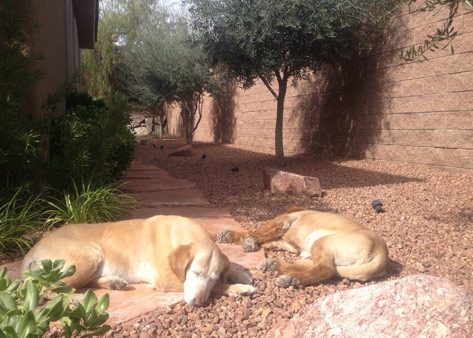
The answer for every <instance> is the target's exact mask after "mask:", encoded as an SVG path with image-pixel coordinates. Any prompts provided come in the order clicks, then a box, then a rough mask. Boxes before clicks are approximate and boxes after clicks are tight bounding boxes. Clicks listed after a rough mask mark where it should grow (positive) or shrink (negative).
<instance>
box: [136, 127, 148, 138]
mask: <svg viewBox="0 0 473 338" xmlns="http://www.w3.org/2000/svg"><path fill="white" fill-rule="evenodd" d="M133 133H134V134H135V136H146V135H148V131H147V130H146V127H141V126H140V127H134V128H133Z"/></svg>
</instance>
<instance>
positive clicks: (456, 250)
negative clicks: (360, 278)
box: [108, 140, 473, 337]
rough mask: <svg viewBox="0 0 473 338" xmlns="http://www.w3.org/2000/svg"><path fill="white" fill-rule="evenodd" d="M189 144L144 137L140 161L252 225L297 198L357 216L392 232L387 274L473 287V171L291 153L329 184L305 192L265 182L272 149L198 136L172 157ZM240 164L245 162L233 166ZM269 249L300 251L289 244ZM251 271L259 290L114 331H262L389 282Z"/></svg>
mask: <svg viewBox="0 0 473 338" xmlns="http://www.w3.org/2000/svg"><path fill="white" fill-rule="evenodd" d="M153 143H154V144H155V146H154V147H153V146H152V144H153ZM183 144H184V142H183V141H181V140H146V141H142V143H141V144H140V145H139V146H138V149H137V151H136V159H138V160H140V161H143V162H145V163H149V164H154V165H157V166H158V167H160V168H162V169H164V170H166V171H167V172H168V173H169V174H170V175H172V176H175V177H178V178H185V179H188V180H190V181H192V182H194V183H196V184H197V187H198V189H200V190H201V191H202V192H203V193H204V195H205V197H206V198H208V200H209V201H210V202H211V204H212V206H213V207H221V208H227V209H228V210H230V212H231V214H232V216H233V217H234V218H235V219H236V220H237V221H239V222H240V223H241V224H242V226H243V227H245V228H246V229H248V230H255V229H257V228H259V227H260V226H262V225H263V224H264V223H265V222H267V221H268V220H269V219H271V218H273V217H275V216H277V215H278V214H280V213H283V212H284V211H285V210H286V209H287V207H288V206H291V205H300V206H304V207H306V208H310V209H315V210H326V211H332V212H337V213H342V214H345V215H348V216H351V217H354V218H356V219H357V220H358V221H359V222H360V223H362V224H363V225H364V226H366V227H367V228H369V229H372V230H374V231H376V232H378V233H379V234H381V235H382V236H383V237H384V238H385V239H386V242H387V244H388V248H389V253H390V257H391V259H392V262H391V264H390V266H389V270H388V273H387V275H386V276H385V277H383V278H382V279H381V280H391V279H396V278H399V277H402V276H406V275H410V274H416V273H428V274H431V275H436V276H442V277H447V278H449V279H450V280H452V281H454V282H455V283H456V284H457V285H460V286H462V287H465V288H466V289H467V290H468V291H469V292H470V293H471V292H473V276H472V268H473V247H472V246H471V243H472V240H473V194H472V190H471V189H472V186H473V177H471V176H467V175H458V174H452V173H448V172H445V171H439V170H437V169H434V168H430V167H426V166H419V165H410V164H405V163H390V162H385V161H371V160H362V161H354V160H347V161H324V160H319V159H317V158H315V157H307V156H298V157H291V158H287V163H288V164H287V166H286V167H285V168H284V170H287V171H290V172H294V173H297V174H301V175H309V176H315V177H317V178H318V179H319V180H320V184H321V186H322V190H323V192H324V194H323V197H321V198H298V197H294V196H289V195H277V194H271V193H270V192H268V191H265V190H264V189H263V168H265V167H274V165H275V164H274V156H273V154H265V153H260V152H257V151H256V150H255V149H251V148H245V149H242V148H238V147H235V146H225V145H218V144H200V143H197V144H195V145H194V156H192V157H169V156H167V154H168V153H170V152H171V151H173V150H175V149H177V148H178V147H180V146H182V145H183ZM161 146H163V148H162V149H161ZM202 154H205V155H206V156H202ZM202 157H205V158H202ZM235 167H238V169H239V170H238V171H235V170H232V168H235ZM375 199H379V200H381V202H382V203H383V207H384V210H385V212H384V213H376V212H375V211H374V210H373V208H372V207H371V203H372V201H373V200H375ZM265 254H266V256H268V257H273V256H276V257H279V258H283V259H286V260H293V259H294V258H295V256H294V255H292V254H289V253H285V252H270V251H266V253H265ZM251 272H252V274H253V278H254V280H255V282H254V285H255V286H256V287H257V288H258V292H257V293H256V294H254V295H253V296H252V297H221V298H218V299H212V300H211V302H210V304H209V305H208V306H207V307H205V308H189V307H188V306H187V305H186V304H185V303H183V302H181V303H178V304H176V305H174V306H170V307H166V308H164V309H160V310H157V311H153V312H151V313H149V314H147V315H145V316H143V317H140V318H137V319H136V320H134V321H132V322H130V323H127V324H126V325H121V326H118V327H114V328H113V329H112V331H111V332H110V333H109V334H108V335H109V336H114V337H130V336H132V337H156V336H158V335H161V336H181V337H194V336H195V337H197V336H215V337H230V336H235V337H237V336H238V337H239V336H243V337H246V336H262V335H263V334H264V333H266V332H267V331H268V330H269V329H270V328H271V327H272V326H273V325H274V324H276V323H281V322H284V321H287V320H289V319H290V318H291V317H292V316H293V315H294V314H295V313H297V312H298V311H299V310H300V308H301V306H303V305H304V304H308V303H312V302H313V301H314V300H315V299H317V298H319V297H322V296H325V295H328V294H331V293H334V292H337V291H340V290H346V289H351V288H357V287H361V286H364V285H370V284H374V283H378V282H379V281H380V280H379V279H378V280H375V281H370V282H367V283H359V282H353V281H348V280H346V279H344V280H341V279H334V280H331V281H329V282H327V283H324V284H320V285H316V286H310V287H306V288H300V289H293V288H289V289H281V288H277V287H275V284H274V282H275V275H274V273H263V272H261V271H258V270H253V271H251Z"/></svg>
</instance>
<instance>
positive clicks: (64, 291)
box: [0, 260, 110, 338]
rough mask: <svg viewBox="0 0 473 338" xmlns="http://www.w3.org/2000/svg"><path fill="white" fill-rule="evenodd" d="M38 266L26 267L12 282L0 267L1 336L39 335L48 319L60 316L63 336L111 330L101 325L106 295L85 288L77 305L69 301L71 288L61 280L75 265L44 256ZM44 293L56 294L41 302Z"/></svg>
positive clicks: (85, 335) (105, 306) (106, 303)
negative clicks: (31, 268) (49, 299)
mask: <svg viewBox="0 0 473 338" xmlns="http://www.w3.org/2000/svg"><path fill="white" fill-rule="evenodd" d="M41 266H42V267H41V268H40V269H38V270H34V271H25V273H24V280H21V281H19V280H16V281H14V282H11V281H10V279H9V278H8V276H7V275H6V273H7V269H6V268H5V267H4V268H3V269H2V270H1V271H0V338H3V337H9V338H17V337H20V338H36V337H38V338H39V337H42V336H43V335H44V333H45V332H46V330H47V329H48V326H49V324H50V323H51V322H55V321H58V320H60V321H61V325H62V328H63V332H62V336H63V337H78V336H81V337H87V336H99V335H103V334H104V333H106V332H107V331H108V330H110V326H108V325H104V323H105V322H106V321H107V319H108V313H107V312H106V310H107V309H108V303H109V297H108V294H105V295H103V296H102V297H101V299H100V300H98V299H97V297H96V296H95V294H94V293H93V292H92V291H90V290H88V291H87V292H86V294H85V296H84V298H83V299H82V301H81V302H80V303H79V304H78V305H77V306H74V305H71V294H72V293H74V291H75V290H74V289H73V288H68V287H66V286H65V284H64V283H63V282H62V281H61V279H63V278H65V277H69V276H71V275H73V274H74V272H75V267H74V266H70V267H69V268H68V269H67V270H65V271H61V270H62V268H63V267H64V261H63V260H57V261H54V262H51V261H50V260H44V261H42V262H41ZM46 293H52V294H53V295H54V294H56V296H55V297H54V298H53V300H52V301H51V302H49V303H47V304H46V305H45V306H40V303H41V300H42V299H43V298H44V296H45V294H46Z"/></svg>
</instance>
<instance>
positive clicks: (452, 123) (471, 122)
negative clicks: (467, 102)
mask: <svg viewBox="0 0 473 338" xmlns="http://www.w3.org/2000/svg"><path fill="white" fill-rule="evenodd" d="M445 116H446V128H448V129H473V111H468V112H464V111H459V112H449V113H446V114H445Z"/></svg>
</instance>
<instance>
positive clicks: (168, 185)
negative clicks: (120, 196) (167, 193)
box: [121, 177, 196, 194]
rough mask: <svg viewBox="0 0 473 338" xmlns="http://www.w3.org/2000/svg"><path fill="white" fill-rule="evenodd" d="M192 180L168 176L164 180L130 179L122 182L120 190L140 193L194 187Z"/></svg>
mask: <svg viewBox="0 0 473 338" xmlns="http://www.w3.org/2000/svg"><path fill="white" fill-rule="evenodd" d="M195 187H196V184H195V183H194V182H191V181H188V180H184V179H180V178H174V177H169V178H168V179H166V180H163V179H156V178H154V179H134V180H132V181H129V182H126V183H124V184H123V186H122V188H121V190H122V191H123V192H126V193H132V194H133V193H141V192H151V191H158V190H177V189H190V188H195Z"/></svg>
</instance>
